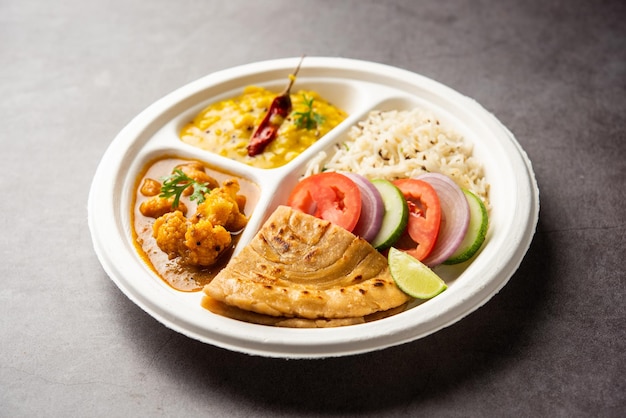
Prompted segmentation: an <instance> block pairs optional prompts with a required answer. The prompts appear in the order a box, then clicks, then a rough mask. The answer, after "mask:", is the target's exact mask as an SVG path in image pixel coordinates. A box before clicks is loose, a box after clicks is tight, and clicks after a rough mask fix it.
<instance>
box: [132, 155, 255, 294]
mask: <svg viewBox="0 0 626 418" xmlns="http://www.w3.org/2000/svg"><path fill="white" fill-rule="evenodd" d="M258 194H259V192H258V188H257V186H256V185H255V184H253V183H251V182H249V181H247V180H245V179H242V178H237V177H234V176H231V175H228V174H226V173H222V172H218V171H216V170H211V169H209V168H208V167H206V166H204V165H203V164H202V163H200V162H198V161H189V160H183V159H178V158H166V159H162V160H159V161H156V162H154V163H153V164H151V165H150V166H149V167H148V168H147V169H146V171H145V173H143V174H142V175H141V176H140V178H139V179H138V182H137V187H136V193H135V202H134V203H135V204H134V209H133V213H132V215H133V226H134V231H133V232H134V235H135V241H136V246H137V247H138V250H139V253H140V254H141V256H142V258H144V260H145V261H146V263H147V264H148V265H149V266H150V267H151V268H152V269H153V270H154V271H155V272H156V273H157V274H158V275H159V276H160V277H161V278H162V279H163V280H165V281H166V282H167V283H168V284H169V285H170V286H172V287H173V288H175V289H177V290H181V291H198V290H200V289H202V287H203V286H204V285H205V284H207V283H208V282H210V281H211V279H212V278H213V277H214V276H215V275H216V274H217V273H218V272H219V270H220V269H222V268H223V267H224V266H225V265H226V263H227V262H228V260H229V259H230V255H231V254H232V250H233V247H234V244H235V243H236V242H237V239H238V236H239V233H240V232H241V231H242V230H243V228H244V227H245V226H246V224H247V222H248V217H247V214H249V213H250V212H251V210H252V207H253V206H254V205H255V204H256V201H257V200H258Z"/></svg>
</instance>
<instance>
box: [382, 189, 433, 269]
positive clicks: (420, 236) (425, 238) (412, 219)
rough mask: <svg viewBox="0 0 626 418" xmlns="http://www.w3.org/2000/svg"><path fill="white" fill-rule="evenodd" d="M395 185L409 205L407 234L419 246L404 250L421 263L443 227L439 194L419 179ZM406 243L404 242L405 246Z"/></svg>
mask: <svg viewBox="0 0 626 418" xmlns="http://www.w3.org/2000/svg"><path fill="white" fill-rule="evenodd" d="M393 184H394V185H395V186H396V187H397V188H398V189H400V191H401V192H402V194H403V195H404V198H405V199H406V201H407V203H408V205H409V223H408V225H407V234H408V237H410V239H411V240H412V241H413V242H414V243H416V244H417V247H415V248H408V249H405V248H403V251H406V252H407V253H409V254H411V255H412V256H413V257H415V258H417V259H418V260H420V261H421V260H424V259H425V258H426V257H428V255H429V254H430V252H431V251H432V249H433V247H434V246H435V243H436V242H437V236H438V235H439V227H440V225H441V205H440V203H439V197H438V196H437V192H436V191H435V189H434V188H433V187H432V186H431V185H430V184H428V183H427V182H425V181H422V180H417V179H400V180H395V181H394V182H393ZM407 234H405V235H407ZM408 237H405V238H408ZM406 241H407V240H406V239H404V240H403V242H404V243H405V245H406Z"/></svg>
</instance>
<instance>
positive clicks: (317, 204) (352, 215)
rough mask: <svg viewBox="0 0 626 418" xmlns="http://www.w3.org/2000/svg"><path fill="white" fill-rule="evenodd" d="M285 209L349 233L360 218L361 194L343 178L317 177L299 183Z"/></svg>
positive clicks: (334, 176)
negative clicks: (328, 223) (328, 222)
mask: <svg viewBox="0 0 626 418" xmlns="http://www.w3.org/2000/svg"><path fill="white" fill-rule="evenodd" d="M287 205H288V206H291V207H292V208H294V209H297V210H299V211H301V212H304V213H308V214H309V215H313V216H315V217H317V218H320V219H325V220H327V221H330V222H332V223H334V224H335V225H339V226H341V227H343V228H345V229H347V230H348V231H352V230H353V229H354V227H355V226H356V224H357V222H358V221H359V216H360V215H361V191H360V190H359V187H358V186H357V185H356V184H355V183H354V182H353V181H352V180H350V179H349V178H348V177H347V176H344V175H343V174H339V173H335V172H325V173H319V174H314V175H312V176H309V177H307V178H305V179H303V180H302V181H300V182H299V183H298V184H297V185H296V187H295V188H294V189H293V191H292V192H291V195H290V196H289V199H288V200H287Z"/></svg>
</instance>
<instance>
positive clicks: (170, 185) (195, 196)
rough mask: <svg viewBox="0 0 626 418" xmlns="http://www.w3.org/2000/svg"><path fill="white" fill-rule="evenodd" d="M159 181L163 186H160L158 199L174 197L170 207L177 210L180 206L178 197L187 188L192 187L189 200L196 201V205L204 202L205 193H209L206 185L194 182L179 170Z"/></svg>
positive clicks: (176, 169)
mask: <svg viewBox="0 0 626 418" xmlns="http://www.w3.org/2000/svg"><path fill="white" fill-rule="evenodd" d="M161 181H162V182H163V185H162V186H161V194H160V195H159V197H161V198H164V199H169V198H170V197H172V196H174V202H173V203H172V207H174V208H177V207H178V205H179V204H180V197H181V196H182V194H183V192H184V191H185V189H186V188H187V187H193V193H192V195H191V196H190V197H189V199H190V200H197V201H198V203H202V202H204V195H205V193H209V192H210V190H209V188H208V186H207V184H206V183H201V182H197V181H195V180H194V179H192V178H191V177H189V176H188V175H186V174H185V173H184V172H183V170H181V169H180V168H175V169H174V172H173V173H172V174H170V175H169V176H165V177H163V178H161Z"/></svg>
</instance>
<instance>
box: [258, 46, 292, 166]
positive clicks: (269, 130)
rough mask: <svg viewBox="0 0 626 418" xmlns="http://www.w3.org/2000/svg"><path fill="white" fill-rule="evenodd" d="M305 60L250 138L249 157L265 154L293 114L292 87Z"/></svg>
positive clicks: (290, 77) (290, 76)
mask: <svg viewBox="0 0 626 418" xmlns="http://www.w3.org/2000/svg"><path fill="white" fill-rule="evenodd" d="M303 59H304V56H303V57H302V58H301V59H300V62H299V63H298V66H297V67H296V69H295V71H294V72H293V74H290V75H289V84H288V85H287V88H286V89H285V90H284V91H283V92H282V93H281V94H279V95H278V96H276V97H275V98H274V100H272V104H271V106H270V108H269V110H268V111H267V114H266V115H265V117H264V118H263V120H262V121H261V123H260V124H259V126H258V127H257V128H256V130H255V131H254V133H253V134H252V136H251V137H250V143H249V144H248V155H249V156H250V157H254V156H255V155H258V154H260V153H262V152H263V150H264V149H265V147H266V146H267V145H268V144H269V143H270V142H272V141H273V140H274V138H276V133H277V132H278V128H280V125H282V123H283V121H284V120H285V118H286V117H287V116H289V114H290V113H291V109H292V105H291V97H290V92H291V86H292V85H293V82H294V81H295V80H296V75H297V74H298V71H299V70H300V65H301V64H302V60H303Z"/></svg>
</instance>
